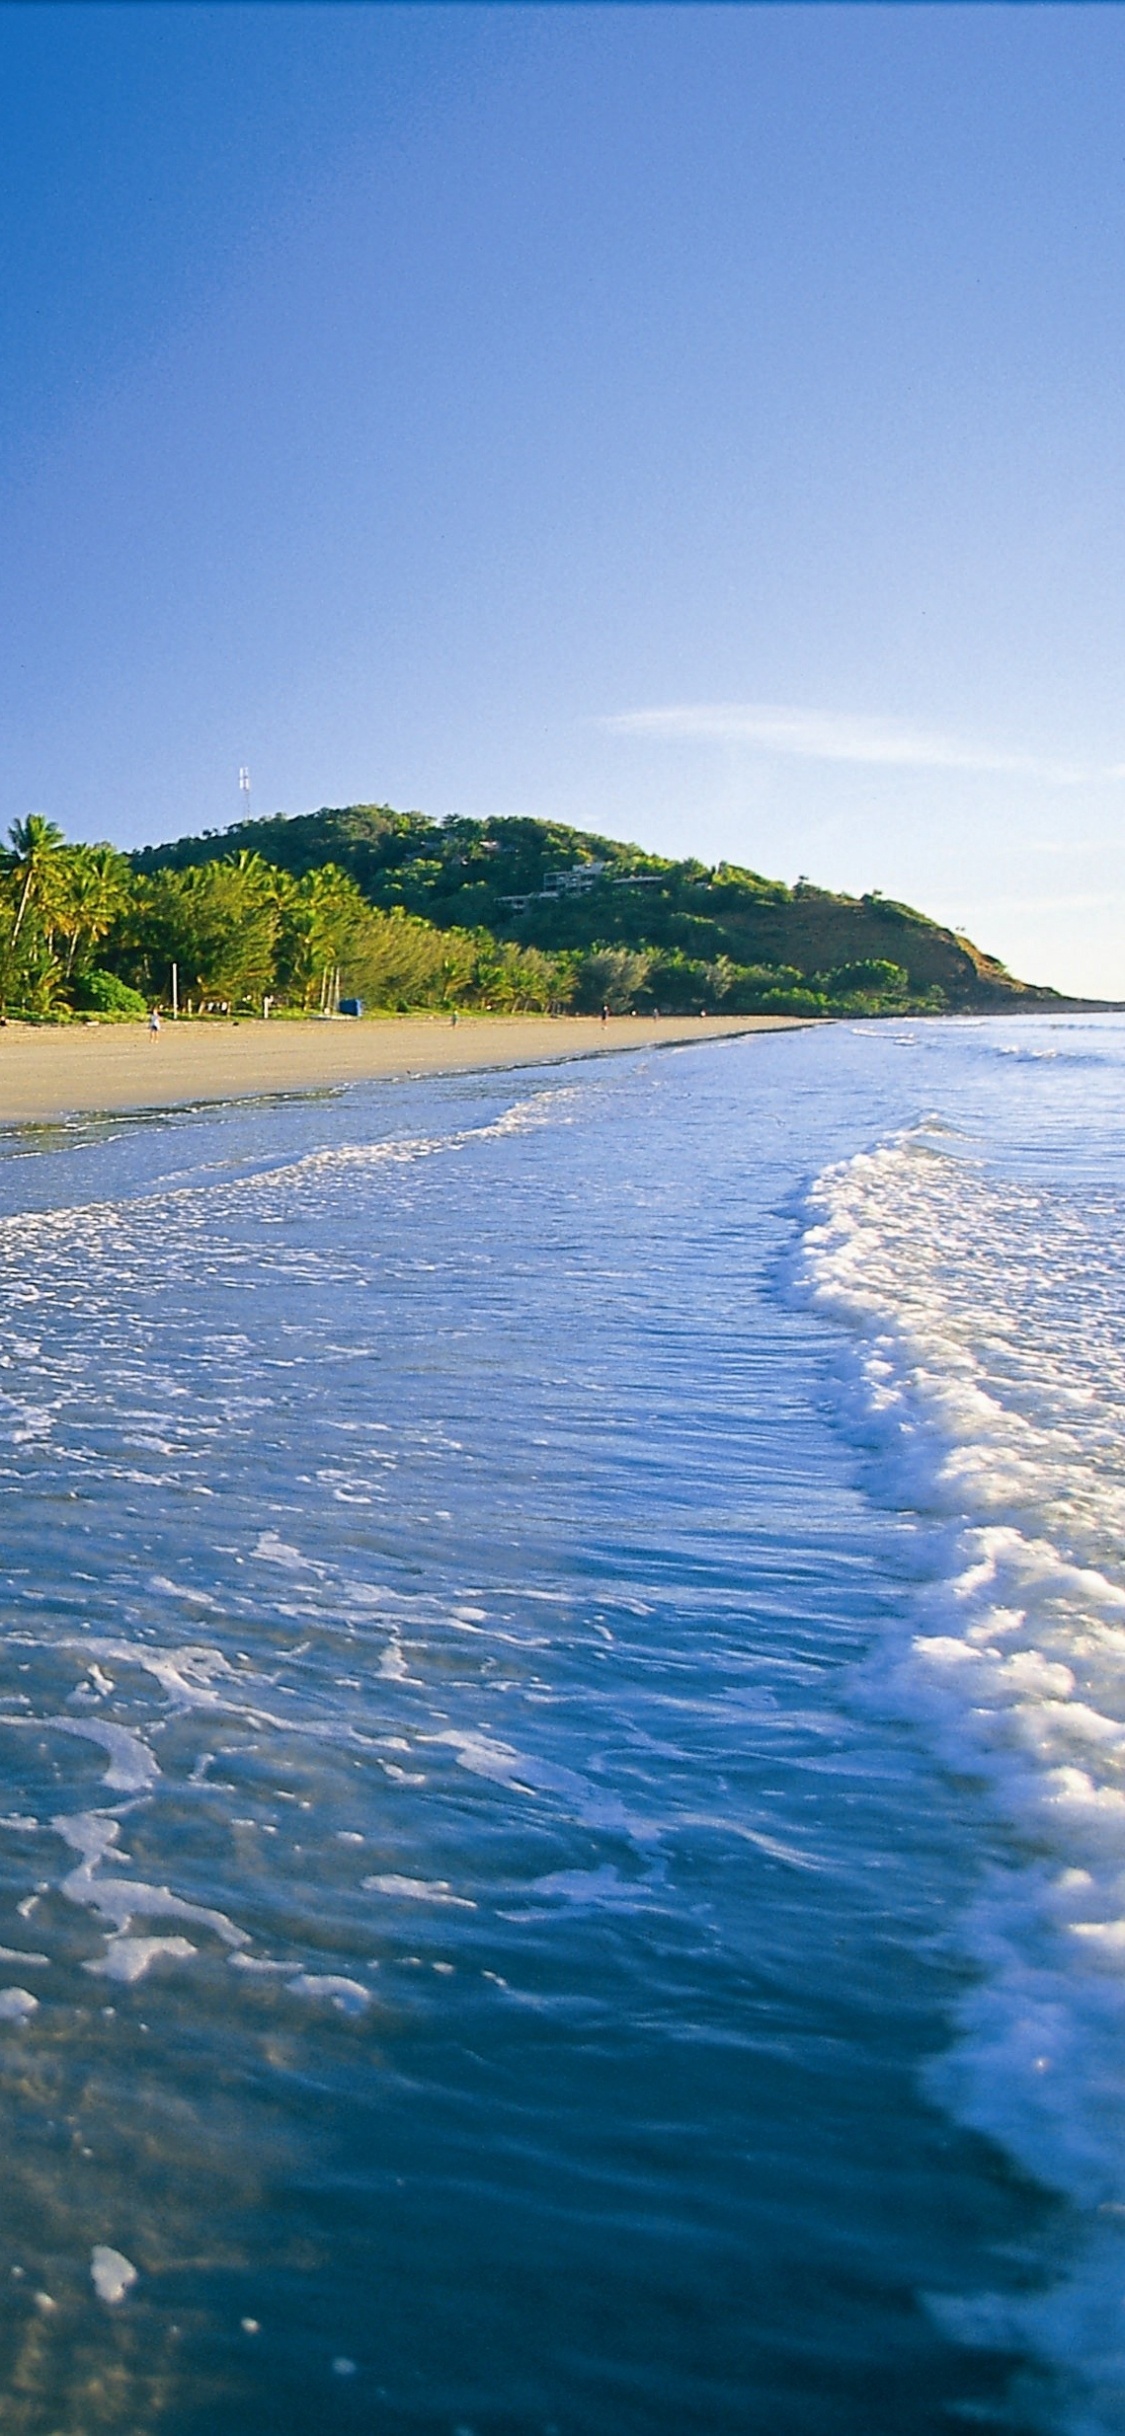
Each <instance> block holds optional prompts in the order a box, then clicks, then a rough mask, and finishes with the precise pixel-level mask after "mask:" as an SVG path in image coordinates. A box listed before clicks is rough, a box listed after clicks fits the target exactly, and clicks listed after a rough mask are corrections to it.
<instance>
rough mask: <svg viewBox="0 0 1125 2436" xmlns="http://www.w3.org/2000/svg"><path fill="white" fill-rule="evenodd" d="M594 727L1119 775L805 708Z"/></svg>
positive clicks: (712, 710) (691, 713)
mask: <svg viewBox="0 0 1125 2436" xmlns="http://www.w3.org/2000/svg"><path fill="white" fill-rule="evenodd" d="M600 724H601V725H602V726H603V727H605V728H608V729H610V730H611V731H612V732H613V733H614V734H615V735H618V736H654V737H666V738H669V739H671V740H673V741H683V740H687V741H693V740H697V741H700V742H706V743H716V744H747V745H750V746H752V747H754V748H755V749H756V750H757V751H758V752H762V753H789V754H795V755H797V756H798V757H799V758H800V759H801V760H804V761H847V762H859V763H863V764H866V765H867V766H868V767H869V768H871V767H882V768H884V769H903V770H980V771H1000V772H1005V773H1009V774H1011V775H1012V776H1015V777H1023V778H1039V779H1047V780H1050V781H1051V782H1053V783H1054V784H1056V785H1061V786H1075V785H1077V784H1079V783H1081V782H1082V781H1083V780H1086V781H1089V780H1091V779H1096V778H1099V777H1100V778H1115V779H1120V778H1122V777H1125V765H1122V766H1120V767H1115V768H1113V769H1109V770H1101V771H1094V770H1082V769H1078V768H1076V767H1075V766H1074V764H1072V763H1069V762H1059V761H1043V760H1040V759H1039V758H1038V757H1037V756H1036V755H1035V754H1034V753H1012V752H1005V751H1002V750H1000V749H999V748H997V747H995V746H992V745H984V744H969V743H965V742H963V741H962V740H961V739H960V738H958V737H956V736H944V735H941V734H940V733H938V732H936V731H935V730H933V729H927V728H917V727H911V726H910V724H909V723H908V722H907V721H905V720H901V719H871V718H864V717H861V716H856V715H853V714H852V713H850V712H840V711H819V710H805V709H801V708H799V707H798V706H796V705H795V704H793V703H776V702H674V703H669V704H667V705H665V706H662V707H660V708H656V709H652V710H636V711H617V712H615V713H614V714H613V715H612V716H611V717H609V718H605V719H603V720H602V721H601V722H600Z"/></svg>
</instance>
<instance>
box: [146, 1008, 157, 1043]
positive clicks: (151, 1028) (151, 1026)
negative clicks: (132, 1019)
mask: <svg viewBox="0 0 1125 2436" xmlns="http://www.w3.org/2000/svg"><path fill="white" fill-rule="evenodd" d="M148 1036H149V1039H150V1040H158V1039H159V1037H160V1009H159V1007H154V1008H153V1010H152V1013H151V1015H150V1016H149V1019H148Z"/></svg>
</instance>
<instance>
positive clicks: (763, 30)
mask: <svg viewBox="0 0 1125 2436" xmlns="http://www.w3.org/2000/svg"><path fill="white" fill-rule="evenodd" d="M1123 114H1125V13H1123V12H1122V11H1120V10H1118V9H1116V8H1105V9H1101V8H1068V7H1060V8H1054V7H1050V6H1047V7H1030V8H1021V7H998V8H995V9H994V8H991V7H989V6H977V5H972V6H969V7H965V8H960V7H957V6H951V7H937V8H930V7H927V6H911V7H903V8H897V7H894V6H890V7H871V8H868V7H864V6H858V7H846V6H845V7H834V6H825V7H807V8H793V9H791V8H787V7H763V8H754V7H743V8H738V7H734V8H707V7H703V8H695V7H691V6H677V7H670V8H664V7H660V6H656V7H639V8H622V9H619V8H614V7H607V8H599V7H578V8H546V9H539V8H535V7H514V8H489V7H472V6H453V7H449V8H428V7H412V6H407V7H401V8H399V7H374V8H367V7H363V6H356V7H343V8H336V7H333V6H326V7H316V6H297V7H284V6H282V7H270V6H252V7H248V8H242V7H240V6H238V5H219V6H215V7H209V6H204V7H194V6H191V5H179V6H175V7H171V6H169V7H148V6H145V5H143V4H141V5H128V6H124V7H120V8H115V7H101V6H99V5H96V4H94V5H91V4H90V0H85V4H83V5H78V6H74V7H53V6H50V5H40V6H37V7H22V6H9V7H7V8H4V9H2V10H0V349H2V358H3V362H4V366H5V373H4V381H3V384H2V386H0V497H2V506H0V516H2V526H0V535H2V544H3V546H2V548H0V618H2V622H3V650H2V653H0V823H3V825H5V826H6V825H7V822H8V821H9V820H11V819H14V818H16V817H17V816H19V815H22V814H23V813H25V812H26V811H28V810H40V811H46V812H48V813H49V814H50V815H51V816H52V817H53V818H55V819H57V820H59V821H60V822H61V823H62V825H63V826H64V827H65V828H66V829H67V831H68V833H69V834H71V835H75V836H86V837H100V836H109V837H112V838H114V839H115V840H117V842H119V843H120V844H123V845H132V844H139V843H142V842H144V841H146V840H149V839H153V838H157V837H162V836H171V835H177V834H179V833H180V832H182V831H183V830H186V829H199V828H204V827H209V828H214V827H221V826H224V825H225V824H226V823H227V822H228V821H231V820H234V819H236V818H237V817H238V815H239V810H240V802H239V794H238V769H239V765H240V764H241V763H246V764H248V765H249V768H250V771H251V775H252V782H253V808H254V809H255V810H256V811H258V812H261V813H265V812H273V811H290V812H294V811H302V810H306V809H309V808H310V807H312V806H314V805H317V804H322V803H345V802H352V801H371V800H379V801H384V800H385V801H390V802H392V803H395V804H398V805H400V806H402V807H417V808H420V809H422V810H425V811H428V812H431V813H434V814H437V815H441V814H443V813H446V812H450V811H455V812H468V813H474V814H486V813H490V812H501V813H504V812H528V813H534V814H540V815H548V816H552V817H556V818H559V819H563V820H568V821H572V822H574V823H576V824H577V825H579V826H587V827H590V828H594V829H601V830H604V831H606V832H608V833H609V834H611V835H614V836H622V837H633V838H638V839H640V840H642V841H643V842H644V843H645V844H647V845H650V846H653V847H656V848H659V849H660V850H662V851H665V852H668V853H673V854H686V853H695V854H698V855H701V856H702V857H704V858H705V859H707V860H715V859H717V858H719V857H720V856H727V857H729V858H730V859H732V860H734V861H738V862H743V863H748V864H750V865H752V866H754V867H755V868H757V869H759V870H764V871H767V872H771V873H776V874H780V875H781V876H783V877H786V878H790V879H792V878H796V876H797V875H798V873H801V872H805V873H807V874H808V875H809V876H810V877H812V878H814V879H816V880H818V881H820V882H822V883H824V884H825V885H827V886H831V887H841V888H848V889H855V890H861V889H865V888H873V887H875V888H881V889H882V890H883V891H884V893H886V894H887V895H894V896H902V897H906V898H908V899H910V900H912V901H914V902H915V903H918V904H921V905H922V906H924V907H925V908H926V909H927V910H929V911H931V912H933V913H935V914H937V915H939V916H941V917H942V918H943V919H946V920H950V921H953V922H957V923H961V924H964V925H965V926H967V927H968V928H969V929H970V930H971V931H972V932H973V933H974V935H976V936H977V937H978V938H979V939H980V940H981V941H982V943H983V944H985V945H986V946H989V947H991V948H993V949H994V950H996V951H997V952H998V953H1000V954H1002V955H1003V956H1005V957H1006V958H1007V960H1008V961H1009V963H1010V964H1011V965H1012V967H1013V969H1015V970H1017V971H1021V972H1023V973H1026V974H1028V975H1029V976H1031V977H1033V978H1036V979H1042V980H1050V981H1054V982H1056V983H1057V984H1059V985H1061V986H1063V987H1068V988H1072V989H1076V990H1088V991H1101V992H1104V993H1107V994H1109V995H1113V996H1119V995H1120V996H1125V925H1123V913H1125V828H1123V819H1125V686H1123V670H1125V596H1123V590H1122V564H1123V550H1122V545H1123V540H1125V451H1123V450H1122V447H1121V438H1120V399H1121V395H1122V388H1123V382H1122V373H1123V369H1125V367H1123V364H1122V356H1123V353H1125V313H1123V310H1122V306H1123V302H1125V297H1123V288H1125V242H1123V240H1125V226H1123V222H1125V147H1123V144H1122V138H1121V127H1122V123H1123Z"/></svg>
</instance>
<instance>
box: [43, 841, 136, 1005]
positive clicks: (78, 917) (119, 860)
mask: <svg viewBox="0 0 1125 2436" xmlns="http://www.w3.org/2000/svg"><path fill="white" fill-rule="evenodd" d="M58 877H59V878H60V879H61V880H62V882H63V887H62V892H61V903H60V904H59V906H58V920H59V928H60V930H61V931H62V933H63V936H64V938H65V940H66V943H67V952H66V977H67V980H68V981H69V979H70V977H71V974H72V973H73V971H74V965H75V959H76V957H77V955H78V951H79V949H80V948H82V949H84V950H86V949H90V948H95V947H96V946H97V945H98V942H99V940H100V939H104V937H105V935H106V932H107V931H108V930H112V928H113V925H114V922H115V921H116V919H117V916H118V914H119V913H120V912H121V911H122V909H123V907H124V905H125V904H126V901H127V899H128V895H129V878H130V873H129V866H128V863H127V862H126V860H125V857H124V855H123V854H118V852H117V850H116V848H115V847H113V846H72V847H70V848H69V849H68V851H67V854H66V860H65V864H64V866H63V868H62V869H61V870H60V872H59V874H58Z"/></svg>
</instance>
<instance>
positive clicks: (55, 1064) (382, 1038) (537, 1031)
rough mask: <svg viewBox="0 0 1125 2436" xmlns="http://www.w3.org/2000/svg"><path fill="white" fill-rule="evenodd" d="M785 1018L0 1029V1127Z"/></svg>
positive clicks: (711, 1032)
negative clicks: (155, 1029)
mask: <svg viewBox="0 0 1125 2436" xmlns="http://www.w3.org/2000/svg"><path fill="white" fill-rule="evenodd" d="M799 1020H800V1019H798V1018H795V1017H792V1016H767V1015H741V1016H730V1017H726V1018H724V1017H720V1016H694V1017H693V1016H685V1017H682V1018H673V1017H658V1018H652V1019H649V1018H643V1017H633V1016H612V1017H611V1018H610V1020H609V1022H608V1023H604V1024H603V1023H602V1022H601V1021H600V1020H599V1018H598V1017H597V1016H589V1015H562V1016H543V1015H539V1016H536V1015H513V1016H472V1015H466V1016H463V1017H461V1018H460V1019H459V1021H458V1022H457V1023H456V1025H454V1024H451V1023H450V1021H449V1019H448V1017H447V1016H408V1015H404V1016H392V1017H387V1018H386V1019H382V1020H381V1019H368V1020H365V1021H362V1022H358V1023H356V1022H351V1021H348V1020H347V1019H346V1018H344V1019H342V1020H339V1021H335V1022H327V1023H326V1022H324V1021H321V1020H317V1019H311V1020H309V1021H308V1022H294V1021H291V1020H288V1019H284V1018H283V1019H277V1018H275V1019H274V1020H273V1021H272V1022H269V1023H263V1022H254V1021H251V1020H250V1019H247V1020H245V1021H243V1022H232V1023H213V1022H207V1023H199V1022H195V1023H180V1024H174V1023H165V1024H164V1025H163V1026H162V1028H161V1031H160V1033H159V1035H158V1036H156V1037H152V1036H150V1034H149V1032H148V1030H147V1027H146V1026H145V1025H144V1024H140V1023H138V1024H72V1025H62V1026H59V1027H57V1028H54V1027H40V1026H37V1025H34V1024H21V1023H8V1024H7V1025H6V1026H5V1027H4V1028H3V1030H2V1031H0V1123H9V1124H11V1123H19V1122H20V1121H21V1120H24V1119H26V1120H31V1121H35V1120H37V1119H38V1120H44V1121H47V1120H50V1119H51V1118H57V1117H64V1116H71V1115H93V1114H95V1113H97V1112H98V1111H99V1110H102V1109H105V1110H113V1109H126V1108H168V1107H182V1106H184V1105H187V1104H190V1103H192V1102H194V1101H198V1100H226V1099H245V1098H254V1097H256V1096H258V1095H259V1094H260V1093H262V1092H274V1091H315V1090H317V1089H318V1088H321V1087H329V1088H331V1087H333V1086H337V1085H339V1084H342V1083H357V1082H364V1081H368V1080H374V1079H376V1078H382V1077H386V1078H388V1079H389V1078H391V1077H394V1076H396V1075H412V1074H438V1073H450V1074H451V1073H457V1072H470V1071H472V1070H473V1069H474V1068H483V1067H490V1066H525V1065H535V1064H551V1063H554V1062H557V1061H558V1060H560V1059H563V1058H570V1057H598V1056H605V1055H607V1054H609V1053H612V1052H614V1051H616V1050H621V1049H647V1048H656V1047H673V1046H675V1045H676V1044H677V1043H680V1042H685V1041H700V1040H715V1039H722V1038H723V1037H724V1036H726V1035H730V1034H738V1033H745V1032H765V1031H779V1030H786V1029H790V1028H792V1026H793V1025H794V1024H795V1023H796V1022H798V1021H799Z"/></svg>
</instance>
